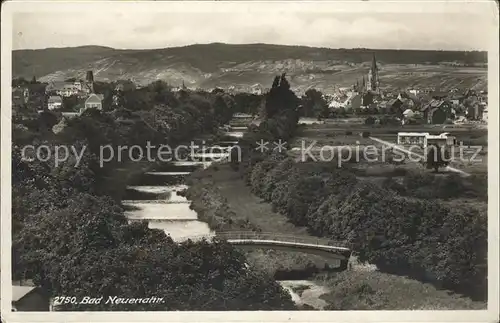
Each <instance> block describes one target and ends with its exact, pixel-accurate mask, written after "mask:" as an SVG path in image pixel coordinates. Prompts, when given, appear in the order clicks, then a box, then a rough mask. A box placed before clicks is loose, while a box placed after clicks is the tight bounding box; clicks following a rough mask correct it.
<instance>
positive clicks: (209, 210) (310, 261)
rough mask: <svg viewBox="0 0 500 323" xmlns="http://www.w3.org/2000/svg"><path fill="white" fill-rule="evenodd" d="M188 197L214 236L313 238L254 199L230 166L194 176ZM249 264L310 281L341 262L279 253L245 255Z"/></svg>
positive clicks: (257, 251) (277, 275) (280, 276)
mask: <svg viewBox="0 0 500 323" xmlns="http://www.w3.org/2000/svg"><path fill="white" fill-rule="evenodd" d="M186 183H187V184H188V186H189V188H188V190H187V192H186V197H187V198H188V199H189V200H191V201H192V204H191V208H192V209H193V210H195V211H196V212H197V213H198V215H199V218H200V220H201V221H204V222H207V223H208V224H209V226H210V228H211V229H212V230H214V231H215V232H222V231H256V232H261V231H265V232H275V233H279V234H283V235H293V236H297V237H312V236H311V235H310V234H309V233H308V232H307V229H306V228H300V227H296V226H294V225H293V224H291V223H289V222H288V220H287V219H286V217H285V216H283V215H281V214H279V213H276V212H274V211H273V210H272V207H271V205H270V204H268V203H266V202H264V201H262V200H261V199H260V198H258V197H257V196H255V195H253V194H252V192H251V190H250V188H249V187H248V186H246V185H245V183H244V181H243V180H242V179H241V178H240V175H239V174H238V173H237V172H235V171H233V170H232V169H231V168H230V166H229V165H228V164H217V165H213V166H211V167H209V168H207V169H200V170H197V171H195V172H193V173H192V174H191V175H190V176H189V177H188V178H187V179H186ZM243 252H244V254H245V255H246V257H247V260H248V262H249V264H251V265H252V266H254V267H256V268H258V269H259V270H262V271H264V272H266V273H267V274H269V275H271V276H273V277H274V278H275V279H280V280H287V279H307V278H310V277H312V276H313V275H314V274H316V273H318V272H320V271H323V270H336V267H338V266H339V262H338V261H336V260H331V259H330V260H328V259H325V258H324V257H321V256H316V255H310V254H306V253H301V252H296V253H289V252H283V251H278V250H272V249H271V250H267V249H266V250H264V249H255V250H251V251H248V250H247V251H243Z"/></svg>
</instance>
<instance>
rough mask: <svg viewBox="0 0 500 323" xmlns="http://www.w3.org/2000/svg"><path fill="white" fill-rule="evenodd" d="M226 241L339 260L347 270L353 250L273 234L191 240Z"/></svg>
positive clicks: (227, 234)
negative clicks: (215, 239) (216, 239)
mask: <svg viewBox="0 0 500 323" xmlns="http://www.w3.org/2000/svg"><path fill="white" fill-rule="evenodd" d="M214 238H218V239H222V240H226V241H227V242H228V243H230V244H232V245H235V246H237V247H241V248H247V249H261V248H265V249H277V250H285V251H296V252H304V253H308V254H315V255H320V256H324V257H328V258H334V259H338V260H340V262H341V267H345V268H347V262H348V260H349V257H350V256H351V249H350V248H349V246H348V244H347V243H346V242H345V241H334V240H328V239H324V238H315V237H304V236H291V235H283V234H280V233H273V232H252V231H249V232H243V231H227V232H217V233H216V234H215V235H203V236H193V237H190V239H191V240H201V239H206V240H212V239H214Z"/></svg>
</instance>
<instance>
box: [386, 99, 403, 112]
mask: <svg viewBox="0 0 500 323" xmlns="http://www.w3.org/2000/svg"><path fill="white" fill-rule="evenodd" d="M403 103H404V102H403V100H402V99H401V98H400V97H397V98H395V99H392V100H389V101H388V102H387V105H386V111H388V112H389V113H390V114H395V115H398V116H402V115H403V112H404V107H403Z"/></svg>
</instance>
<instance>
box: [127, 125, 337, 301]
mask: <svg viewBox="0 0 500 323" xmlns="http://www.w3.org/2000/svg"><path fill="white" fill-rule="evenodd" d="M245 131H246V128H245V127H233V128H232V129H231V131H230V132H228V133H227V136H226V138H225V139H224V141H221V142H219V143H215V144H214V146H216V147H217V146H222V147H227V146H233V145H235V144H237V143H238V139H239V138H241V137H242V136H243V135H244V133H245ZM207 150H208V151H209V152H207ZM192 157H194V159H196V160H197V161H172V162H168V163H164V164H162V165H161V166H158V167H156V168H155V169H153V170H150V171H148V172H147V173H144V174H143V175H142V176H141V177H140V179H139V180H138V181H137V182H134V185H130V186H128V187H127V190H126V192H125V197H124V200H123V201H122V203H123V205H124V206H125V207H126V211H125V215H126V217H127V218H128V220H129V221H130V222H132V221H142V220H146V221H148V227H149V228H151V229H160V230H163V231H164V232H165V233H166V234H167V235H169V236H170V237H171V238H172V239H173V240H174V241H177V242H182V241H185V240H187V239H189V238H191V239H193V237H200V236H213V235H215V234H214V232H213V231H212V230H211V229H210V228H209V226H208V224H207V223H205V222H202V221H200V220H199V219H198V214H197V213H196V212H195V211H194V210H192V209H190V207H189V206H190V204H191V201H190V200H188V199H187V198H186V197H184V196H182V195H180V194H179V191H182V190H185V189H187V186H186V185H185V181H184V180H185V178H186V177H187V176H189V174H190V173H191V172H193V171H195V170H196V169H198V168H200V167H209V166H210V164H211V161H210V160H211V159H212V158H219V157H220V154H214V153H213V152H212V150H211V149H210V147H208V149H205V150H200V151H198V152H196V153H195V155H194V156H192ZM200 159H201V160H202V161H201V162H200V161H199V160H200ZM279 283H280V284H281V285H282V286H283V288H285V289H286V290H287V291H288V292H289V293H290V295H291V296H292V299H293V301H294V302H295V303H296V304H298V305H302V304H307V305H310V306H312V307H314V308H317V309H322V308H323V307H324V306H325V305H326V304H325V302H324V301H323V300H321V299H320V298H319V296H321V295H323V294H324V293H326V292H328V290H326V289H325V287H323V286H319V285H317V284H315V283H314V282H313V281H308V280H298V281H290V280H286V281H279ZM297 288H298V289H297Z"/></svg>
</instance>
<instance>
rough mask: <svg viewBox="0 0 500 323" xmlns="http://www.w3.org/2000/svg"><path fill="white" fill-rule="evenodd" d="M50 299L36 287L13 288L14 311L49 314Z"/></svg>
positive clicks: (15, 286)
mask: <svg viewBox="0 0 500 323" xmlns="http://www.w3.org/2000/svg"><path fill="white" fill-rule="evenodd" d="M49 310H50V297H49V296H48V294H47V293H45V292H44V291H43V290H42V289H41V288H39V287H35V286H19V285H13V286H12V311H15V312H48V311H49Z"/></svg>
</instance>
